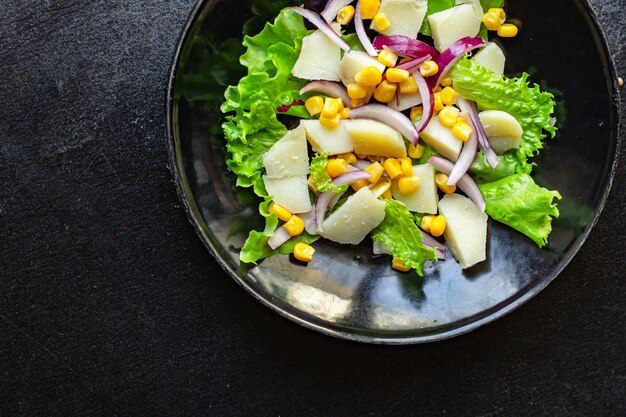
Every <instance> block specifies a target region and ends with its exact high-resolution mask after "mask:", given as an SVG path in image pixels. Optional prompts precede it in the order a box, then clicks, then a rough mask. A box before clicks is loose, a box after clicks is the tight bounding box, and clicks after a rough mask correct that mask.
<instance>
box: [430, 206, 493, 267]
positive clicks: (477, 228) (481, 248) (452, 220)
mask: <svg viewBox="0 0 626 417" xmlns="http://www.w3.org/2000/svg"><path fill="white" fill-rule="evenodd" d="M439 214H441V215H442V216H444V217H445V218H446V230H445V232H444V233H443V236H444V238H445V239H446V244H447V245H448V248H450V252H452V255H454V257H455V258H456V260H457V261H459V264H461V268H463V269H466V268H469V267H471V266H473V265H476V264H477V263H479V262H482V261H484V260H485V259H487V215H486V214H485V213H483V212H481V211H480V209H479V208H478V207H477V206H476V204H474V202H473V201H472V200H470V199H469V198H466V197H463V196H462V195H459V194H447V195H446V196H445V197H443V198H442V199H441V200H440V201H439Z"/></svg>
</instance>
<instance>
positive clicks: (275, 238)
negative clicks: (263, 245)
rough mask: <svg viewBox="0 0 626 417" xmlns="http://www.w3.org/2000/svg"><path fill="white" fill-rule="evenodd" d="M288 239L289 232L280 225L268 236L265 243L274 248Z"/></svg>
mask: <svg viewBox="0 0 626 417" xmlns="http://www.w3.org/2000/svg"><path fill="white" fill-rule="evenodd" d="M289 239H291V235H290V234H289V232H287V229H285V226H280V227H279V228H278V229H276V231H275V232H274V234H273V235H272V237H270V238H269V240H268V241H267V244H268V245H269V247H270V248H272V249H276V248H277V247H279V246H280V245H282V244H283V243H285V242H286V241H288V240H289Z"/></svg>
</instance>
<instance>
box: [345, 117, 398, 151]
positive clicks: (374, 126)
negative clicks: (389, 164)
mask: <svg viewBox="0 0 626 417" xmlns="http://www.w3.org/2000/svg"><path fill="white" fill-rule="evenodd" d="M346 127H347V129H348V135H349V136H350V139H352V143H353V144H354V152H356V153H358V154H364V155H377V156H387V157H390V158H403V157H405V156H406V145H405V144H404V139H403V138H402V135H401V134H400V133H399V132H398V131H397V130H395V129H392V128H390V127H389V126H387V125H386V124H383V123H380V122H377V121H375V120H349V121H348V122H347V123H346Z"/></svg>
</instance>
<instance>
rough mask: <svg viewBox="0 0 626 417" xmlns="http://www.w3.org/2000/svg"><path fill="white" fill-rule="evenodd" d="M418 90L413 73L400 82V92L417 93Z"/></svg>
mask: <svg viewBox="0 0 626 417" xmlns="http://www.w3.org/2000/svg"><path fill="white" fill-rule="evenodd" d="M417 91H418V88H417V83H416V82H415V78H413V76H412V75H409V78H407V79H406V80H404V81H402V82H401V83H400V94H415V93H417Z"/></svg>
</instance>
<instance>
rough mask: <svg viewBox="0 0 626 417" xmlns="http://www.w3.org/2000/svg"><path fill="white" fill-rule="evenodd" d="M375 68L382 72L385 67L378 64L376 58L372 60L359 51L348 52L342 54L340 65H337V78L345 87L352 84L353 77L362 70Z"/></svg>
mask: <svg viewBox="0 0 626 417" xmlns="http://www.w3.org/2000/svg"><path fill="white" fill-rule="evenodd" d="M372 66H373V67H376V68H378V69H379V70H380V72H383V71H384V70H385V66H384V65H383V64H381V63H380V62H378V60H377V59H376V58H373V57H371V56H369V55H368V54H366V53H365V52H360V51H350V52H347V53H346V54H344V56H343V58H342V59H341V63H340V64H339V77H340V78H341V82H342V83H344V84H345V85H346V86H347V85H348V84H352V83H354V76H355V75H356V74H357V73H358V72H360V71H361V70H362V69H364V68H367V67H372Z"/></svg>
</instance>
